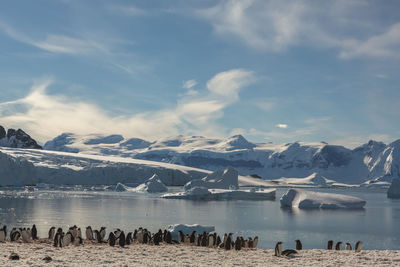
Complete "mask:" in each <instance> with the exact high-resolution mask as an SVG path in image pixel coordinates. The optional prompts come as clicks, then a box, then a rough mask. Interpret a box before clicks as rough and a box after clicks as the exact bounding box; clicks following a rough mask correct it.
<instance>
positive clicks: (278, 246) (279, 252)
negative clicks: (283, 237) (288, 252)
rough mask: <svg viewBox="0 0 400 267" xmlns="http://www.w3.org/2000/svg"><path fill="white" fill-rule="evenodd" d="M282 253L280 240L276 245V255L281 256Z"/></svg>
mask: <svg viewBox="0 0 400 267" xmlns="http://www.w3.org/2000/svg"><path fill="white" fill-rule="evenodd" d="M281 255H282V242H281V241H279V242H277V243H276V245H275V256H277V257H280V256H281Z"/></svg>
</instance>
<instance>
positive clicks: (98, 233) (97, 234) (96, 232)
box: [94, 230, 103, 243]
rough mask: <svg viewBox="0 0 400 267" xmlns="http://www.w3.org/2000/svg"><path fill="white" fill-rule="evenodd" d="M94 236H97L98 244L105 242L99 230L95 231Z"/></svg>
mask: <svg viewBox="0 0 400 267" xmlns="http://www.w3.org/2000/svg"><path fill="white" fill-rule="evenodd" d="M94 235H95V236H96V240H97V243H102V242H103V240H102V239H101V235H100V232H99V230H94Z"/></svg>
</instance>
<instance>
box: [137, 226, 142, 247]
mask: <svg viewBox="0 0 400 267" xmlns="http://www.w3.org/2000/svg"><path fill="white" fill-rule="evenodd" d="M137 241H138V243H139V244H141V243H143V229H142V228H139V231H138V232H137Z"/></svg>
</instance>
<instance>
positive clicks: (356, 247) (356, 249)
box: [354, 241, 363, 252]
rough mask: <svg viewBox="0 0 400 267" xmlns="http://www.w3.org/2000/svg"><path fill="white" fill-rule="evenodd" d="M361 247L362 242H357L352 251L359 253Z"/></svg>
mask: <svg viewBox="0 0 400 267" xmlns="http://www.w3.org/2000/svg"><path fill="white" fill-rule="evenodd" d="M362 246H363V242H361V241H357V243H356V246H355V248H354V250H355V251H356V252H360V251H361V250H362Z"/></svg>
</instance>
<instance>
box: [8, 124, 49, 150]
mask: <svg viewBox="0 0 400 267" xmlns="http://www.w3.org/2000/svg"><path fill="white" fill-rule="evenodd" d="M0 146H4V147H13V148H34V149H42V147H41V146H40V145H38V144H37V142H36V141H35V140H34V139H32V138H31V137H30V136H29V134H27V133H25V132H24V131H23V130H21V129H18V130H14V129H8V130H7V134H5V129H4V128H3V127H2V126H0Z"/></svg>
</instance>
